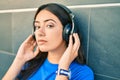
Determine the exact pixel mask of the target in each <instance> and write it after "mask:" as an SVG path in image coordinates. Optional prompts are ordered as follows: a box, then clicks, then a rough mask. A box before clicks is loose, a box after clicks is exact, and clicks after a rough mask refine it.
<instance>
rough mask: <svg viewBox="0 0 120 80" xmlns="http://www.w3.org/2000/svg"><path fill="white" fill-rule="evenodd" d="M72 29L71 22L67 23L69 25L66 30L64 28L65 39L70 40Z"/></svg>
mask: <svg viewBox="0 0 120 80" xmlns="http://www.w3.org/2000/svg"><path fill="white" fill-rule="evenodd" d="M71 30H72V26H71V24H67V25H66V26H65V27H64V30H63V39H64V40H65V41H66V42H69V36H70V34H71Z"/></svg>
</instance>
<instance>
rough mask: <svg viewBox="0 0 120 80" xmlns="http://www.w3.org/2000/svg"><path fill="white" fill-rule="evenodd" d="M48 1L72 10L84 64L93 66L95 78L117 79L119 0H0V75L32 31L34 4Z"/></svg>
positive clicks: (119, 73) (119, 71) (119, 65)
mask: <svg viewBox="0 0 120 80" xmlns="http://www.w3.org/2000/svg"><path fill="white" fill-rule="evenodd" d="M50 2H56V3H62V4H64V5H66V6H68V7H69V8H70V9H71V10H72V11H73V13H74V14H75V22H76V23H77V27H78V28H79V33H80V34H81V35H82V44H83V45H84V46H83V47H84V51H85V55H86V59H87V64H88V65H89V66H90V67H91V68H92V69H93V71H94V73H95V80H120V62H119V59H120V50H119V49H120V35H119V34H120V0H51V1H50V0H34V1H33V0H20V1H16V0H1V1H0V79H1V77H2V76H3V75H4V73H5V72H6V71H7V69H8V67H9V66H10V64H11V63H12V61H13V59H14V57H15V55H16V53H17V49H18V48H19V46H20V44H21V43H22V42H23V41H24V39H25V38H26V37H27V36H28V35H29V34H31V33H32V21H33V16H34V14H35V11H36V8H37V7H39V6H40V5H41V4H45V3H50ZM100 4H102V5H100ZM103 4H104V5H103ZM109 4H110V5H109ZM112 5H113V6H112ZM71 6H72V7H71ZM34 8H35V9H34ZM19 9H26V10H25V11H23V10H22V11H20V10H19ZM28 9H31V10H30V11H27V10H28ZM17 11H20V12H17Z"/></svg>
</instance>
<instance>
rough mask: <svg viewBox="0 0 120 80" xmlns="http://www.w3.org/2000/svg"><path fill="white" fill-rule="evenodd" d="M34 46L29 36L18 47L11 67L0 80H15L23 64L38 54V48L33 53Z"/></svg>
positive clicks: (33, 41) (34, 43) (34, 42)
mask: <svg viewBox="0 0 120 80" xmlns="http://www.w3.org/2000/svg"><path fill="white" fill-rule="evenodd" d="M35 46H36V41H35V40H34V39H33V37H32V35H30V36H29V37H28V38H27V39H26V40H25V41H24V42H23V43H22V45H21V46H20V48H19V50H18V53H17V55H16V57H15V59H14V61H13V63H12V65H11V66H10V68H9V69H8V71H7V72H6V74H5V75H4V77H3V78H2V80H15V78H16V76H17V75H18V74H19V72H20V71H21V69H22V67H23V65H24V64H25V62H26V61H29V60H31V59H33V58H34V57H35V56H36V55H37V54H38V53H39V49H38V48H36V50H35V51H34V47H35Z"/></svg>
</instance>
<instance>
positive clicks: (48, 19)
mask: <svg viewBox="0 0 120 80" xmlns="http://www.w3.org/2000/svg"><path fill="white" fill-rule="evenodd" d="M48 21H53V22H55V23H56V21H55V20H53V19H47V20H45V21H44V22H48Z"/></svg>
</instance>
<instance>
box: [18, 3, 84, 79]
mask: <svg viewBox="0 0 120 80" xmlns="http://www.w3.org/2000/svg"><path fill="white" fill-rule="evenodd" d="M41 10H48V11H50V12H51V13H53V14H54V15H55V16H57V17H58V19H59V20H60V21H61V23H62V25H63V27H64V26H65V25H66V24H67V23H71V18H70V16H69V14H68V13H67V12H66V11H65V9H63V8H62V7H61V6H60V5H58V4H56V3H49V4H44V5H42V6H40V7H39V8H38V10H37V11H36V14H35V16H34V20H35V19H36V16H37V15H38V13H39V12H40V11H41ZM34 30H35V28H34ZM78 52H79V53H78V56H77V57H76V58H75V60H74V61H76V62H78V63H80V64H85V58H84V56H83V51H82V46H81V47H80V48H79V51H78ZM47 55H48V52H39V54H38V55H37V56H36V57H35V58H34V59H32V60H30V61H28V62H26V64H25V65H27V68H25V69H24V70H21V72H20V76H21V79H20V80H26V79H27V78H28V77H29V76H30V75H31V74H33V73H34V72H36V71H37V70H38V69H39V68H40V66H41V65H42V64H43V63H44V61H45V59H46V58H47Z"/></svg>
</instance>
